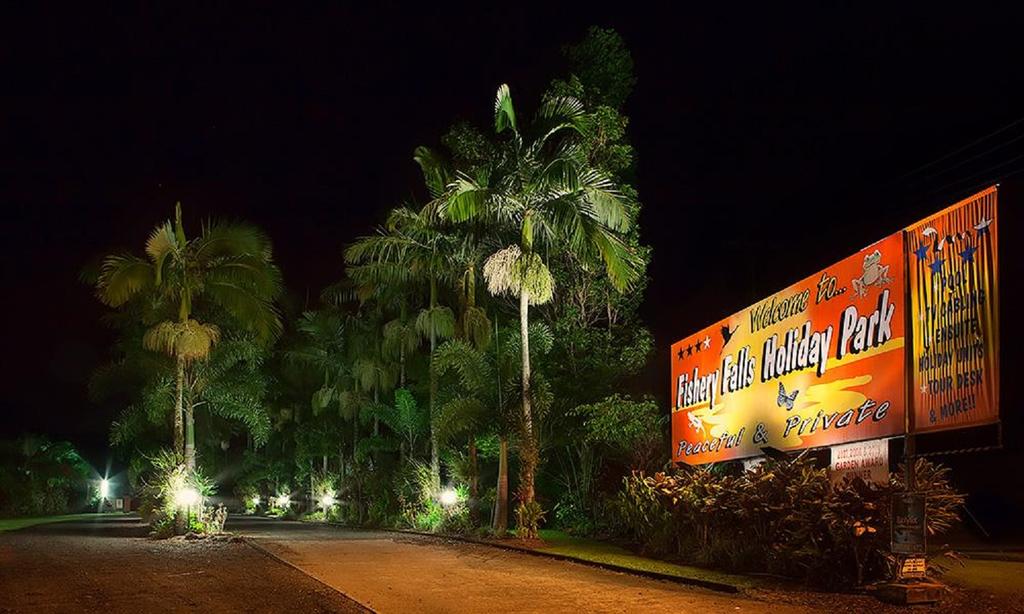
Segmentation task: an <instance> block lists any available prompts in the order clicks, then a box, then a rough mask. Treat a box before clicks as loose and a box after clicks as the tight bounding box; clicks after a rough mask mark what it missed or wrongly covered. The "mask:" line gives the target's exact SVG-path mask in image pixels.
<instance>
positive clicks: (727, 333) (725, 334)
mask: <svg viewBox="0 0 1024 614" xmlns="http://www.w3.org/2000/svg"><path fill="white" fill-rule="evenodd" d="M739 329H740V325H739V324H737V325H736V328H734V329H732V330H729V326H728V325H725V326H723V327H722V347H723V348H724V347H725V346H726V344H728V343H729V340H730V339H732V336H733V335H735V334H736V331H738V330H739Z"/></svg>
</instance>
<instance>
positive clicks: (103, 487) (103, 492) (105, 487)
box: [100, 478, 110, 499]
mask: <svg viewBox="0 0 1024 614" xmlns="http://www.w3.org/2000/svg"><path fill="white" fill-rule="evenodd" d="M108 496H110V480H108V479H107V478H103V479H102V480H100V498H101V499H106V498H107V497H108Z"/></svg>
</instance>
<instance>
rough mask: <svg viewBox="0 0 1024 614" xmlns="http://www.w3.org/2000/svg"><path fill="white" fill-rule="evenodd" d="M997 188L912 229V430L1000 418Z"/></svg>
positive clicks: (909, 249) (908, 243) (909, 274)
mask: <svg viewBox="0 0 1024 614" xmlns="http://www.w3.org/2000/svg"><path fill="white" fill-rule="evenodd" d="M997 226H998V222H997V214H996V188H995V186H993V187H991V188H989V189H987V190H985V191H983V192H980V193H978V194H975V195H974V196H971V197H970V198H968V199H965V200H963V201H961V202H959V203H957V204H955V205H953V206H951V207H949V208H948V209H946V210H944V211H941V212H939V213H937V214H935V215H933V216H931V217H929V218H927V219H925V220H922V221H921V222H918V223H917V224H914V225H913V226H911V227H909V228H907V229H906V249H907V264H908V266H907V279H908V286H909V289H910V308H909V312H910V319H911V330H912V333H911V338H912V340H913V343H912V345H913V348H912V360H913V365H912V368H911V371H912V380H911V385H912V388H911V398H912V407H913V410H912V411H913V413H912V414H911V415H912V420H913V422H912V429H913V431H915V432H918V433H921V432H929V431H939V430H945V429H953V428H963V427H967V426H977V425H982V424H990V423H993V422H997V421H998V420H999V346H998V340H999V319H998V306H999V300H998V296H997V290H998V259H997V253H998V251H997V249H996V236H997Z"/></svg>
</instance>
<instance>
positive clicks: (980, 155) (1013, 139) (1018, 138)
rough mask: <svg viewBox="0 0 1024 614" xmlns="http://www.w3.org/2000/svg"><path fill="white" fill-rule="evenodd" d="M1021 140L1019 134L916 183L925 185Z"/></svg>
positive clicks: (1022, 136)
mask: <svg viewBox="0 0 1024 614" xmlns="http://www.w3.org/2000/svg"><path fill="white" fill-rule="evenodd" d="M1021 139H1024V134H1019V135H1017V136H1015V137H1013V138H1012V139H1010V140H1009V141H1005V142H1003V143H1000V144H999V145H996V146H995V147H990V148H988V149H986V150H985V151H983V152H981V153H978V154H975V155H973V156H971V157H970V158H967V159H964V160H961V161H959V162H957V163H956V164H954V165H953V166H947V167H946V168H944V169H942V170H940V171H936V172H934V173H932V174H931V175H928V176H926V177H925V178H924V179H921V180H919V181H917V182H915V183H924V182H927V181H928V180H930V179H933V178H935V177H938V176H940V175H945V174H946V173H948V172H950V171H952V170H954V169H957V168H960V167H961V166H963V165H965V164H967V163H969V162H972V161H974V160H977V159H978V158H982V157H985V156H987V155H988V154H990V153H992V152H993V151H997V150H999V149H1002V148H1004V147H1006V146H1007V145H1011V144H1013V143H1016V142H1017V141H1019V140H1021Z"/></svg>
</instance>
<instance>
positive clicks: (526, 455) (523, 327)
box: [519, 290, 537, 537]
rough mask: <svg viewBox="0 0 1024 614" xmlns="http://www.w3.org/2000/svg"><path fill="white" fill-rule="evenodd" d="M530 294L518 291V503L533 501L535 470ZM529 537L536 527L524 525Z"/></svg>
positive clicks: (533, 534)
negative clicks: (520, 405) (520, 417)
mask: <svg viewBox="0 0 1024 614" xmlns="http://www.w3.org/2000/svg"><path fill="white" fill-rule="evenodd" d="M529 310H530V295H529V293H528V292H527V291H526V290H522V291H521V292H520V293H519V335H520V338H521V340H522V343H521V345H522V354H523V356H522V358H523V378H522V380H523V381H522V385H523V426H522V428H523V441H522V445H521V446H520V448H521V449H520V460H521V464H522V468H521V480H520V484H519V504H520V505H529V504H530V503H533V501H534V499H535V496H534V488H533V479H534V474H535V473H536V471H537V450H536V441H535V438H534V433H533V413H532V410H531V407H530V325H529V318H530V313H529ZM526 529H527V530H528V532H529V537H536V532H537V527H536V526H531V527H526Z"/></svg>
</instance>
